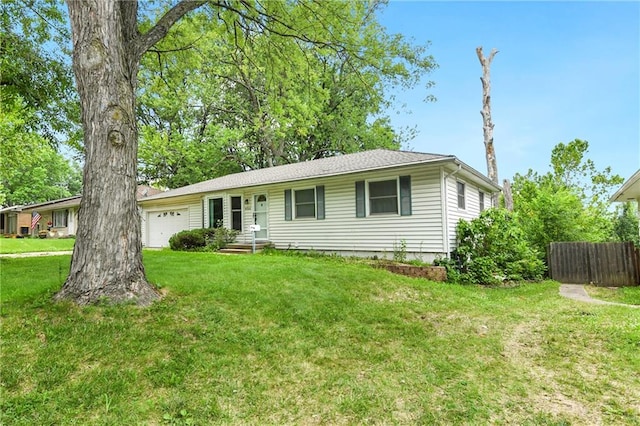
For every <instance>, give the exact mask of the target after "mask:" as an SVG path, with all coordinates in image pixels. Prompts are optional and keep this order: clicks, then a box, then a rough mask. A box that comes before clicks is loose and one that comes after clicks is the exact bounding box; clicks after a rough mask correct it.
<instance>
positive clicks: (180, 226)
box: [139, 149, 500, 261]
mask: <svg viewBox="0 0 640 426" xmlns="http://www.w3.org/2000/svg"><path fill="white" fill-rule="evenodd" d="M499 190H500V187H499V186H497V185H495V184H494V183H492V182H491V181H490V180H489V179H488V178H487V177H486V176H484V175H482V174H481V173H479V172H478V171H476V170H474V169H473V168H471V167H469V166H468V165H466V164H465V163H463V162H461V161H460V160H458V159H457V158H456V157H455V156H448V155H435V154H423V153H417V152H406V151H391V150H384V149H376V150H372V151H366V152H360V153H355V154H348V155H341V156H336V157H331V158H324V159H319V160H313V161H307V162H301V163H295V164H287V165H283V166H277V167H271V168H267V169H260V170H253V171H247V172H241V173H236V174H232V175H227V176H222V177H219V178H216V179H212V180H208V181H205V182H200V183H196V184H193V185H189V186H185V187H182V188H177V189H173V190H170V191H167V192H164V193H162V194H158V195H153V196H149V197H147V198H145V199H143V200H140V201H139V205H140V207H141V208H142V240H143V244H144V245H145V246H147V247H165V246H167V245H168V241H169V238H170V237H171V235H173V234H175V233H176V232H179V231H181V230H186V229H195V228H203V227H215V226H218V224H222V225H223V226H225V227H227V228H230V229H236V230H238V231H239V232H240V233H239V236H238V241H239V242H247V243H248V242H251V241H252V237H253V236H252V233H251V231H250V225H252V224H257V225H260V230H259V231H258V232H256V233H255V237H256V239H257V240H258V241H265V242H266V241H268V242H271V243H272V244H273V245H275V247H276V248H279V249H287V248H291V249H300V250H317V251H323V252H331V253H339V254H349V255H358V256H371V255H389V256H392V255H393V252H394V250H403V251H404V250H406V254H407V256H408V257H409V258H420V259H423V260H424V261H431V260H433V259H434V258H435V257H436V256H439V255H444V256H446V255H448V254H449V253H450V252H451V250H452V249H453V248H454V246H455V228H456V224H457V222H458V220H459V219H472V218H474V217H477V216H478V215H479V213H480V211H481V210H483V209H484V208H485V207H489V206H490V202H491V201H490V200H491V195H492V194H493V193H496V192H498V191H499Z"/></svg>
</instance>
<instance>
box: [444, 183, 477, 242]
mask: <svg viewBox="0 0 640 426" xmlns="http://www.w3.org/2000/svg"><path fill="white" fill-rule="evenodd" d="M460 183H463V184H464V188H465V191H464V193H465V194H464V208H460V207H458V204H459V197H458V186H459V184H460ZM446 185H447V186H446V188H447V212H448V213H447V216H448V218H449V220H448V224H447V228H448V234H449V249H450V250H453V249H454V248H455V247H456V226H457V224H458V221H459V220H460V219H465V220H471V219H473V218H476V217H478V216H479V215H480V197H479V193H480V191H479V189H478V187H477V186H474V185H473V184H472V183H470V182H468V181H464V180H462V179H460V178H456V177H449V178H447V182H446Z"/></svg>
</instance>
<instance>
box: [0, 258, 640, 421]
mask: <svg viewBox="0 0 640 426" xmlns="http://www.w3.org/2000/svg"><path fill="white" fill-rule="evenodd" d="M144 257H145V265H146V268H147V273H148V276H149V278H150V280H152V281H153V282H155V283H157V284H159V285H160V286H161V287H162V289H163V291H164V292H166V296H165V298H164V299H163V300H162V301H160V302H158V303H156V304H154V305H153V306H152V307H150V308H147V309H140V308H136V307H134V306H126V307H109V306H92V307H84V308H78V307H75V306H73V305H70V304H53V303H51V301H50V298H51V295H52V294H53V292H54V291H55V290H56V289H58V288H59V286H60V285H61V283H62V281H63V280H64V273H65V271H66V268H68V264H69V261H70V256H56V257H48V258H30V259H0V262H1V263H0V266H1V273H2V276H1V280H2V281H1V286H2V287H1V289H0V290H1V296H2V305H1V320H2V331H1V333H2V336H1V337H2V340H1V341H2V351H1V360H0V365H2V368H1V372H0V381H1V383H0V390H1V392H2V395H0V407H1V409H2V418H1V419H0V423H6V424H25V425H27V424H70V423H80V424H96V425H101V424H105V425H106V424H228V423H234V424H238V423H241V424H361V423H368V424H416V423H422V424H486V423H508V424H569V423H576V424H596V423H605V424H638V423H640V377H639V375H638V371H640V310H637V309H629V308H623V307H615V306H598V305H588V304H583V303H579V302H574V301H571V300H568V299H564V298H561V297H560V296H558V284H557V283H554V282H545V283H542V284H523V285H520V286H517V287H513V288H482V287H476V286H458V285H451V284H442V283H433V282H428V281H424V280H419V279H411V278H406V277H402V276H397V275H392V274H390V273H388V272H386V271H382V270H376V269H373V268H370V267H368V266H365V265H362V264H355V263H349V262H346V261H342V260H340V259H329V258H319V259H314V258H302V257H291V256H282V255H262V256H260V255H256V256H223V255H216V254H211V253H174V252H170V251H160V252H151V251H150V252H145V255H144Z"/></svg>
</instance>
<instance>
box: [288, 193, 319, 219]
mask: <svg viewBox="0 0 640 426" xmlns="http://www.w3.org/2000/svg"><path fill="white" fill-rule="evenodd" d="M293 193H294V199H295V206H296V219H297V218H304V217H316V193H315V191H314V189H313V188H311V189H301V190H297V191H293Z"/></svg>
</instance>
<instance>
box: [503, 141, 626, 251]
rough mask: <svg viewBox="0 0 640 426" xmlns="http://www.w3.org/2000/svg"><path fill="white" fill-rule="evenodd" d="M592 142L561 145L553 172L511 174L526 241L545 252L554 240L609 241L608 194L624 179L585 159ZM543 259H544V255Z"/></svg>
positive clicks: (555, 152)
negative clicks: (598, 167)
mask: <svg viewBox="0 0 640 426" xmlns="http://www.w3.org/2000/svg"><path fill="white" fill-rule="evenodd" d="M588 149H589V143H588V142H587V141H583V140H580V139H576V140H574V141H572V142H570V143H568V144H564V143H559V144H558V145H556V146H555V147H554V148H553V151H552V153H551V171H549V172H547V173H545V174H538V173H536V172H534V171H532V170H529V171H528V172H527V174H526V175H520V174H516V176H515V177H514V178H513V185H512V191H513V204H514V212H516V213H517V217H518V220H519V222H520V226H521V228H522V230H523V231H524V233H525V235H526V237H527V239H528V240H529V242H530V243H531V244H533V246H534V247H535V248H536V249H537V250H538V252H539V253H540V254H541V256H544V254H545V253H546V250H547V247H548V245H549V243H551V242H553V241H592V242H597V241H606V240H608V239H610V236H611V233H612V231H611V229H612V228H611V227H612V214H611V212H610V210H609V203H608V198H609V195H610V193H611V192H612V191H613V190H615V188H616V187H617V186H618V185H620V184H621V183H622V181H623V179H622V178H621V177H620V176H618V175H614V174H612V173H611V168H610V167H607V168H605V169H604V170H602V171H599V170H597V169H596V167H595V164H594V163H593V161H592V160H590V159H588V158H587V154H588ZM541 258H544V257H541Z"/></svg>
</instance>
